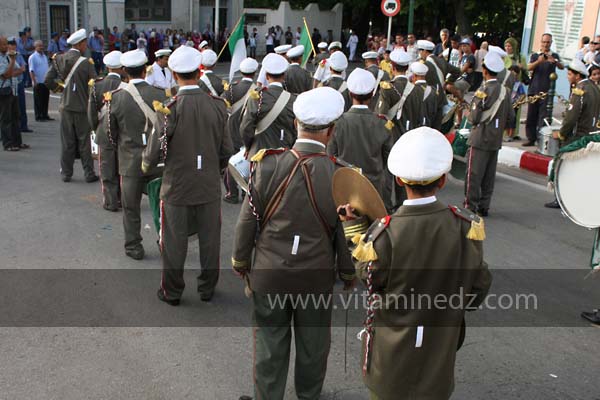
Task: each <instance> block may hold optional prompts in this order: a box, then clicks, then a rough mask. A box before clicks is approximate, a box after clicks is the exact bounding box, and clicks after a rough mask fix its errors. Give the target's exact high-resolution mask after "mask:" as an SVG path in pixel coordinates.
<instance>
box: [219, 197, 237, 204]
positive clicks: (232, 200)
mask: <svg viewBox="0 0 600 400" xmlns="http://www.w3.org/2000/svg"><path fill="white" fill-rule="evenodd" d="M223 200H224V201H225V202H227V203H229V204H238V203H239V202H240V201H239V199H238V196H223Z"/></svg>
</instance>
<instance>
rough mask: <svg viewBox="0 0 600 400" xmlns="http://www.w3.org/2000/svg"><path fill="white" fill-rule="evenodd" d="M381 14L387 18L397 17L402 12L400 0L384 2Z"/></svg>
mask: <svg viewBox="0 0 600 400" xmlns="http://www.w3.org/2000/svg"><path fill="white" fill-rule="evenodd" d="M381 12H382V13H383V15H385V16H386V17H395V16H396V15H397V14H398V13H399V12H400V0H382V1H381Z"/></svg>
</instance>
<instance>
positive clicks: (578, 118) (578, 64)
mask: <svg viewBox="0 0 600 400" xmlns="http://www.w3.org/2000/svg"><path fill="white" fill-rule="evenodd" d="M567 78H568V79H569V84H570V85H571V87H572V88H573V89H571V97H570V98H569V106H568V107H567V109H566V111H565V114H564V118H563V121H562V124H561V126H560V130H559V131H555V132H554V133H553V137H554V138H555V139H559V140H560V145H561V147H562V146H566V145H568V144H570V143H572V142H574V141H576V140H578V139H581V138H582V137H584V136H587V135H589V134H590V132H593V131H597V130H598V127H597V124H598V118H599V117H600V90H599V89H598V86H597V85H596V84H594V83H593V82H592V81H590V80H589V79H588V69H587V67H586V66H585V64H584V63H583V62H582V61H581V60H579V59H577V58H575V59H573V61H571V62H570V63H569V65H568V66H567ZM545 206H546V207H548V208H560V205H559V204H558V201H557V200H556V197H555V198H554V201H552V202H550V203H546V204H545Z"/></svg>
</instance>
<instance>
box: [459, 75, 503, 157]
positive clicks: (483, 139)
mask: <svg viewBox="0 0 600 400" xmlns="http://www.w3.org/2000/svg"><path fill="white" fill-rule="evenodd" d="M500 87H501V83H499V82H498V80H495V79H493V80H488V81H486V82H485V83H484V84H483V85H482V87H481V89H480V90H478V91H477V92H475V96H474V97H473V102H472V103H471V112H470V113H469V117H468V119H469V122H470V123H471V124H472V125H473V127H472V128H471V134H470V135H469V140H468V143H469V145H471V147H474V148H476V149H480V150H487V151H495V150H500V148H501V147H502V134H503V132H504V127H505V126H506V122H507V121H508V117H509V115H510V113H511V112H512V111H513V108H512V105H511V103H510V92H507V93H506V96H505V97H504V100H503V101H502V104H501V105H500V108H498V112H497V113H496V115H494V116H492V118H491V119H487V120H485V121H483V120H482V116H483V113H484V111H486V110H489V109H490V108H492V107H493V106H494V103H495V102H496V100H497V99H498V96H500Z"/></svg>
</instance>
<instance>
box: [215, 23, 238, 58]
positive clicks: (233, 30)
mask: <svg viewBox="0 0 600 400" xmlns="http://www.w3.org/2000/svg"><path fill="white" fill-rule="evenodd" d="M243 16H244V14H242V17H243ZM242 17H240V19H238V21H237V22H236V24H235V26H234V27H233V29H232V30H231V31H229V37H228V38H227V41H226V42H225V45H223V48H222V49H221V51H220V52H219V55H218V56H217V60H218V59H219V58H221V54H223V51H224V50H225V47H227V45H228V44H229V39H231V34H232V33H233V32H235V30H236V29H237V27H238V25H239V24H240V22H241V21H242Z"/></svg>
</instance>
